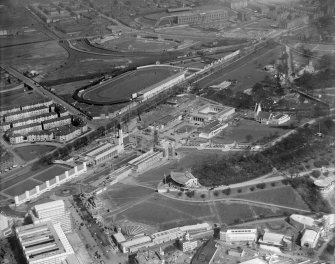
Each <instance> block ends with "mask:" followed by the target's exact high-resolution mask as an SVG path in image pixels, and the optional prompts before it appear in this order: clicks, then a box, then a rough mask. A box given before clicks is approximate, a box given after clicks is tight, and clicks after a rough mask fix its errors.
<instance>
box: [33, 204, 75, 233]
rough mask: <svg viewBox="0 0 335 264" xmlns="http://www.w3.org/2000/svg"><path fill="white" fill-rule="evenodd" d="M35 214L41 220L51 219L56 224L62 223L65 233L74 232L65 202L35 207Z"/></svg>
mask: <svg viewBox="0 0 335 264" xmlns="http://www.w3.org/2000/svg"><path fill="white" fill-rule="evenodd" d="M33 212H34V214H35V216H36V217H37V218H38V219H39V220H45V219H50V221H51V222H52V223H54V224H56V223H60V225H61V227H62V229H63V231H64V232H65V233H67V232H71V231H72V217H71V213H70V211H69V210H67V208H66V206H65V203H64V201H63V200H57V201H52V202H48V203H43V204H38V205H35V207H34V209H33Z"/></svg>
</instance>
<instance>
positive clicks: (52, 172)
mask: <svg viewBox="0 0 335 264" xmlns="http://www.w3.org/2000/svg"><path fill="white" fill-rule="evenodd" d="M69 169H70V168H69V167H67V166H62V165H58V164H57V165H54V166H52V167H50V168H48V169H46V170H45V171H42V172H40V173H38V174H37V175H36V176H34V178H35V179H36V180H39V181H42V182H45V181H48V180H50V179H52V178H54V177H55V176H57V175H60V174H62V173H64V172H65V171H67V170H69Z"/></svg>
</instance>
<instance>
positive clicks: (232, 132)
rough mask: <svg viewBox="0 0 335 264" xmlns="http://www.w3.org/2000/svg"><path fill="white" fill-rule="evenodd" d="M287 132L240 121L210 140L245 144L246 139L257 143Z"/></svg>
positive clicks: (250, 121)
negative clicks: (265, 138)
mask: <svg viewBox="0 0 335 264" xmlns="http://www.w3.org/2000/svg"><path fill="white" fill-rule="evenodd" d="M287 131H288V130H284V129H281V128H273V127H270V126H266V125H262V124H260V123H258V122H256V121H254V120H246V119H241V120H240V121H239V124H238V125H237V126H229V127H228V128H226V129H224V130H223V132H222V133H221V134H219V135H218V136H216V137H215V138H213V139H212V142H213V143H233V142H234V141H236V142H247V137H249V135H250V136H251V137H250V138H248V139H249V140H250V141H253V142H255V141H258V140H260V139H263V138H264V137H270V136H274V135H276V136H277V137H278V136H280V135H281V134H284V133H286V132H287Z"/></svg>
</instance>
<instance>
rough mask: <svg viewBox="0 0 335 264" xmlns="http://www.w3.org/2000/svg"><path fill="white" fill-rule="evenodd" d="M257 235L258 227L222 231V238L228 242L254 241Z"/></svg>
mask: <svg viewBox="0 0 335 264" xmlns="http://www.w3.org/2000/svg"><path fill="white" fill-rule="evenodd" d="M257 236H258V232H257V229H253V228H240V229H228V230H226V231H221V232H220V240H223V241H225V242H226V243H238V242H245V243H247V242H254V241H256V240H257Z"/></svg>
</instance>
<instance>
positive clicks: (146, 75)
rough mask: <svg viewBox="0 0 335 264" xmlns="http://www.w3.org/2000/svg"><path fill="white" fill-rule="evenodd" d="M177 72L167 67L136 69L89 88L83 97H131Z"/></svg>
mask: <svg viewBox="0 0 335 264" xmlns="http://www.w3.org/2000/svg"><path fill="white" fill-rule="evenodd" d="M175 73H176V72H175V71H173V70H171V69H167V68H158V69H157V68H156V69H151V68H150V69H140V70H136V71H134V72H131V73H129V74H128V73H127V74H125V75H123V76H121V77H116V78H115V80H112V81H111V82H108V83H106V84H102V85H98V86H96V87H94V88H92V89H89V90H88V91H87V92H85V94H84V96H83V97H84V98H85V99H91V100H95V101H107V100H119V99H125V98H131V95H132V93H136V92H139V91H141V90H143V89H144V88H147V87H149V86H151V85H153V84H155V83H158V82H160V81H162V80H164V79H166V78H168V77H170V76H172V75H173V74H175Z"/></svg>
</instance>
